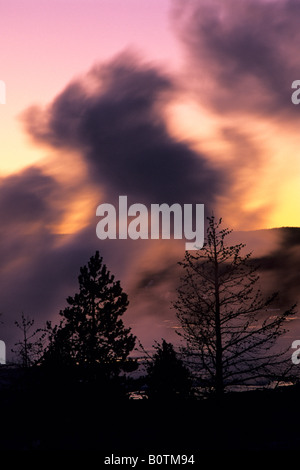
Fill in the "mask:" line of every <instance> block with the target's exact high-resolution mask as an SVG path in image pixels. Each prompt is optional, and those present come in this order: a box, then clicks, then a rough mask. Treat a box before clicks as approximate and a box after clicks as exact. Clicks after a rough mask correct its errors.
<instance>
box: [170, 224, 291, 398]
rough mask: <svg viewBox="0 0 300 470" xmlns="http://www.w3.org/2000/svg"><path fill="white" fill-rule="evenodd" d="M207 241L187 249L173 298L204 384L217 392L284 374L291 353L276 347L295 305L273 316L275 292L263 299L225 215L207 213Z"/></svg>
mask: <svg viewBox="0 0 300 470" xmlns="http://www.w3.org/2000/svg"><path fill="white" fill-rule="evenodd" d="M208 221H209V223H208V228H207V236H206V240H205V243H204V246H203V248H202V249H201V250H198V251H197V252H193V253H192V252H186V254H185V258H184V261H183V262H180V263H179V264H180V265H181V266H182V267H183V270H184V275H183V277H182V278H181V285H180V287H179V288H178V290H177V293H178V297H177V300H176V301H175V303H174V307H175V309H176V311H177V317H178V319H179V321H180V324H181V327H182V331H178V330H177V333H178V334H179V335H180V336H181V337H182V338H183V339H184V340H185V341H186V353H187V354H188V355H189V358H190V360H191V362H194V365H195V366H196V367H197V368H198V371H201V374H202V379H203V380H204V384H206V385H207V386H208V387H210V388H211V389H212V390H213V391H214V392H215V393H217V394H218V395H220V394H222V393H223V391H224V389H225V388H226V387H229V386H232V385H238V384H247V383H249V382H250V381H251V380H252V381H255V380H256V381H257V380H259V379H266V378H268V379H269V380H271V378H272V377H275V376H276V375H277V376H280V374H282V373H283V372H284V367H288V366H290V362H291V361H290V356H289V357H287V356H286V352H287V351H285V350H283V349H279V348H278V347H276V346H277V344H276V343H277V339H278V338H279V337H280V336H281V335H282V334H283V333H284V332H285V329H284V325H285V323H286V322H287V321H288V319H289V317H290V316H292V315H293V314H294V313H295V306H293V307H292V308H290V309H288V310H286V311H283V312H280V313H277V312H276V315H274V311H272V306H273V305H274V302H275V301H276V299H277V293H275V294H272V295H271V296H270V297H268V298H266V299H265V298H264V296H263V295H262V293H261V291H260V289H259V287H258V281H259V276H258V274H257V269H258V268H257V267H255V266H254V265H253V264H252V263H251V259H250V257H251V253H248V254H246V255H244V256H243V255H242V253H241V251H242V249H243V248H244V247H245V245H244V244H237V245H234V246H232V245H227V244H226V238H227V237H228V235H229V234H230V233H231V231H230V230H228V229H227V228H225V229H221V223H222V219H220V220H219V221H216V220H215V218H214V217H213V216H212V217H209V218H208Z"/></svg>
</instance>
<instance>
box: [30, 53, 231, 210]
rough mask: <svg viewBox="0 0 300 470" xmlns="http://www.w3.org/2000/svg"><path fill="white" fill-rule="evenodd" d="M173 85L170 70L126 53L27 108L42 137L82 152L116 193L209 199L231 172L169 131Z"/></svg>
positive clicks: (99, 180) (144, 198) (94, 174)
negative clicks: (167, 110) (167, 107)
mask: <svg viewBox="0 0 300 470" xmlns="http://www.w3.org/2000/svg"><path fill="white" fill-rule="evenodd" d="M91 81H92V82H93V87H92V91H91V86H90V88H89V84H90V83H91ZM174 90H175V88H174V84H173V83H172V80H171V79H170V78H169V77H168V76H167V75H166V74H165V73H163V72H161V71H160V70H158V69H156V68H155V67H154V66H150V65H144V64H141V63H139V62H138V61H137V59H136V58H135V57H132V56H131V55H128V54H124V55H121V56H119V57H117V58H116V59H114V60H112V61H111V62H110V63H109V64H106V65H103V66H101V65H99V66H97V67H94V68H93V69H92V70H91V71H90V73H89V74H87V76H86V77H83V78H82V79H79V80H78V81H77V82H73V83H71V84H70V85H69V86H67V87H66V89H65V90H64V91H63V92H62V93H61V94H60V95H59V96H58V97H57V98H56V99H55V100H54V101H53V103H52V104H51V105H50V106H49V107H48V108H47V109H46V110H44V111H41V110H38V109H31V110H28V111H27V113H26V115H25V121H26V124H27V129H28V131H29V133H30V134H31V135H32V136H33V137H34V138H35V139H36V140H37V141H40V142H44V143H48V144H49V145H51V146H55V147H62V148H71V149H76V150H79V151H80V152H81V154H82V156H83V158H84V160H85V162H86V163H87V165H88V169H89V176H90V179H91V181H92V182H93V183H96V184H98V185H99V186H104V187H105V188H106V191H107V194H108V195H109V197H110V198H115V197H116V196H117V195H121V194H125V195H128V196H130V197H131V198H132V200H134V199H135V201H132V202H146V203H147V202H148V203H156V202H166V203H172V202H181V203H182V202H190V203H195V202H198V203H206V204H209V205H211V204H213V202H214V200H215V197H216V196H217V195H218V194H220V192H222V191H223V188H224V186H225V185H226V183H227V181H226V180H227V176H226V175H225V173H222V172H221V171H219V170H217V169H215V168H213V167H212V166H211V164H210V163H208V161H207V159H206V158H205V156H204V155H201V154H198V153H196V152H194V151H192V150H191V149H190V148H189V146H188V145H187V144H185V143H182V142H178V141H176V140H175V139H174V138H172V137H171V136H170V135H169V133H168V131H167V129H166V126H165V123H164V119H163V105H164V103H165V102H166V100H167V99H168V97H169V96H170V94H172V93H173V92H174Z"/></svg>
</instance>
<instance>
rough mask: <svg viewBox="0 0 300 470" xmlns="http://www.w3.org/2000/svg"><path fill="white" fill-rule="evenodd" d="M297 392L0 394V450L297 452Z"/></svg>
mask: <svg viewBox="0 0 300 470" xmlns="http://www.w3.org/2000/svg"><path fill="white" fill-rule="evenodd" d="M299 398H300V389H299V388H298V387H296V386H295V387H285V388H284V389H282V390H277V391H268V392H267V391H263V392H248V393H245V392H244V393H236V394H228V395H226V396H225V397H224V399H223V400H222V401H219V402H218V401H216V400H214V399H207V400H203V401H191V402H178V403H177V402H169V401H168V402H165V403H154V402H151V401H150V400H121V399H119V400H118V399H115V398H113V399H112V398H109V397H101V395H100V394H99V391H98V390H96V389H93V388H89V389H87V388H83V389H82V388H80V389H78V390H75V389H74V388H72V387H64V388H61V387H58V386H50V387H37V388H36V389H32V388H27V389H25V390H24V389H23V388H22V387H20V388H18V387H15V388H13V389H8V390H2V391H0V413H1V431H0V433H1V435H0V450H73V451H74V450H97V451H99V452H102V453H103V452H104V453H107V454H108V455H109V453H110V452H115V453H117V452H119V453H123V454H124V455H126V454H128V452H129V455H130V452H133V451H135V452H148V453H149V452H150V453H158V452H160V453H164V454H166V453H170V452H173V453H174V452H175V453H176V454H178V453H180V452H181V453H184V452H185V453H187V452H196V451H198V452H201V451H204V450H271V451H273V450H298V449H300V426H299V423H300V406H299Z"/></svg>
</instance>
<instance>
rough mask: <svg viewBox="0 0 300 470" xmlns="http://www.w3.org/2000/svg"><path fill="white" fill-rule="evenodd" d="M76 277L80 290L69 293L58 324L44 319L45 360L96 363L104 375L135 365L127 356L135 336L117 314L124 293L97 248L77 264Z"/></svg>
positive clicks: (121, 310) (123, 307) (124, 299)
mask: <svg viewBox="0 0 300 470" xmlns="http://www.w3.org/2000/svg"><path fill="white" fill-rule="evenodd" d="M78 281H79V292H78V293H76V294H75V295H74V297H68V298H67V302H68V304H69V306H68V307H66V308H65V309H64V310H62V311H60V315H61V316H62V317H63V319H62V321H61V323H60V325H58V326H55V327H52V325H51V323H50V322H48V323H47V329H48V333H49V334H48V336H49V346H48V348H47V350H46V352H45V355H44V362H48V363H49V362H50V363H51V361H52V363H57V364H61V365H67V366H81V367H84V368H85V369H87V368H92V367H94V368H95V367H97V369H98V370H100V369H101V371H102V373H104V374H106V375H107V376H116V375H118V374H119V373H120V371H121V370H126V369H130V368H132V367H134V366H135V362H134V361H133V360H132V359H130V358H129V357H128V356H129V354H130V352H131V351H132V350H133V348H134V345H135V337H134V336H133V335H132V334H131V333H130V331H131V330H130V328H125V327H124V324H123V321H122V319H121V318H120V317H121V316H122V315H123V314H124V312H125V311H126V309H127V306H128V298H127V294H125V293H124V292H123V290H122V288H121V286H120V282H119V281H115V280H114V276H113V275H111V274H110V272H109V271H108V270H107V267H106V265H105V264H103V262H102V257H100V255H99V252H98V251H97V252H96V254H95V255H94V256H92V257H91V258H90V260H89V262H88V265H87V266H83V267H81V268H80V275H79V277H78Z"/></svg>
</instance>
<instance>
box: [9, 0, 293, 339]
mask: <svg viewBox="0 0 300 470" xmlns="http://www.w3.org/2000/svg"><path fill="white" fill-rule="evenodd" d="M0 31H1V45H0V50H1V62H0V64H1V66H0V79H1V80H3V81H4V82H5V84H6V104H5V105H0V135H1V160H0V176H1V186H0V216H1V222H2V223H1V226H0V232H1V237H0V254H1V260H2V261H1V265H0V311H2V312H3V321H4V323H5V325H6V326H5V328H6V329H4V330H3V334H2V336H5V337H3V338H2V337H1V335H0V339H3V340H7V343H8V344H9V345H10V344H11V343H12V342H13V339H12V338H14V337H15V334H16V333H15V331H14V330H13V321H14V320H15V319H16V318H17V317H19V316H20V314H21V312H22V311H24V313H25V314H27V315H29V316H32V317H34V318H36V319H37V322H38V324H42V323H43V322H44V321H45V320H46V319H52V318H53V319H55V318H56V316H57V313H58V312H59V310H60V309H61V308H63V307H64V305H65V298H66V297H67V296H68V295H72V294H73V293H74V290H76V287H77V276H78V273H79V267H80V266H82V265H83V264H85V263H87V261H88V259H89V257H90V256H91V255H92V254H94V252H95V250H96V249H98V250H99V251H100V252H101V254H102V255H103V257H104V262H105V263H106V264H107V265H108V267H109V269H110V270H111V271H112V272H113V273H114V274H116V277H117V278H119V279H120V280H121V283H122V285H123V286H124V289H125V290H127V291H128V294H129V300H130V302H131V303H130V309H131V310H128V323H129V324H130V325H131V326H132V328H133V329H134V332H135V333H136V334H138V335H140V336H141V338H142V339H143V340H145V341H146V342H147V341H149V343H151V341H153V340H154V339H160V338H157V334H165V333H166V334H167V333H168V332H169V333H170V332H171V330H172V334H173V330H174V327H176V325H175V323H174V322H173V320H172V319H171V317H169V316H168V314H167V313H166V312H169V306H170V300H171V298H172V295H173V292H174V289H173V288H174V279H173V277H172V276H173V274H174V269H175V268H174V266H176V262H177V261H179V260H180V259H181V258H182V257H183V256H184V245H183V242H181V241H174V240H173V241H172V240H171V241H155V242H154V241H141V240H139V241H132V240H122V241H113V240H106V241H105V242H103V241H100V240H99V239H97V237H96V232H95V229H96V224H97V218H96V215H95V214H96V213H95V211H96V207H97V206H98V204H100V203H101V202H108V203H112V204H114V203H116V201H117V198H118V196H119V195H122V194H125V195H127V196H128V199H129V200H130V203H134V202H140V203H144V204H146V205H149V204H151V203H163V202H165V203H168V204H171V203H174V202H178V203H191V204H195V203H203V204H205V208H206V214H207V215H209V214H210V213H211V212H212V211H213V212H214V213H215V214H217V215H220V216H222V217H223V218H224V220H225V222H226V225H228V226H230V227H231V228H233V229H234V230H236V231H249V230H256V229H265V228H273V227H282V226H293V227H299V226H300V211H299V208H298V204H299V202H298V201H299V188H300V159H299V152H300V105H299V107H298V106H295V105H293V104H292V102H291V94H292V89H291V84H292V82H293V81H294V80H297V79H300V55H299V51H298V45H299V44H300V4H299V1H298V0H240V1H239V2H237V1H236V0H226V1H224V0H196V1H192V0H190V1H189V0H185V1H180V0H126V1H124V0H0ZM269 242H270V244H272V246H273V243H275V244H276V241H274V240H269ZM274 246H275V245H274ZM156 301H157V303H155V302H156ZM124 321H125V319H124ZM3 328H4V327H3ZM149 331H151V333H149ZM152 332H153V335H152ZM170 334H171V333H170Z"/></svg>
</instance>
